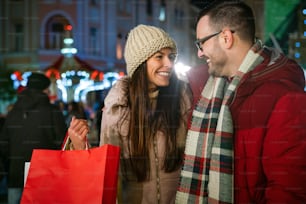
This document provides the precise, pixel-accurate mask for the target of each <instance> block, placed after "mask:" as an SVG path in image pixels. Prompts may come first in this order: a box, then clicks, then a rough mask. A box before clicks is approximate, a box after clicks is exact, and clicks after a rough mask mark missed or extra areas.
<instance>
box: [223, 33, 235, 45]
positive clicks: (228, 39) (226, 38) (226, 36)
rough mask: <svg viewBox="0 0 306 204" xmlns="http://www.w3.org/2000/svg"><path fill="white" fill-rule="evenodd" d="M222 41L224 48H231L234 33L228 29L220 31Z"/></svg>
mask: <svg viewBox="0 0 306 204" xmlns="http://www.w3.org/2000/svg"><path fill="white" fill-rule="evenodd" d="M221 37H222V42H223V43H224V46H225V47H226V48H231V47H232V46H233V42H234V35H233V32H232V31H231V30H229V29H226V30H224V31H222V33H221Z"/></svg>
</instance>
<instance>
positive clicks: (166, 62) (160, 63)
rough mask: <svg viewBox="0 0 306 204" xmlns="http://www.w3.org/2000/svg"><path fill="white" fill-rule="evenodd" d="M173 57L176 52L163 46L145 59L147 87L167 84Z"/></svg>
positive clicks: (152, 87)
mask: <svg viewBox="0 0 306 204" xmlns="http://www.w3.org/2000/svg"><path fill="white" fill-rule="evenodd" d="M175 59H176V53H174V52H173V51H172V49H170V48H163V49H161V50H159V51H158V52H156V53H155V54H154V55H153V56H152V57H150V58H149V59H148V60H147V74H148V79H149V89H156V88H157V87H159V86H168V85H169V81H170V75H171V74H172V72H173V65H174V61H175Z"/></svg>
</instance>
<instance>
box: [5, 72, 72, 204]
mask: <svg viewBox="0 0 306 204" xmlns="http://www.w3.org/2000/svg"><path fill="white" fill-rule="evenodd" d="M49 85H50V80H49V78H47V77H46V76H45V75H44V74H41V73H35V72H33V73H32V74H31V75H30V76H29V78H28V82H27V86H26V87H25V89H24V90H22V91H21V92H20V93H19V94H18V98H17V101H16V103H15V104H14V106H13V108H12V110H11V111H10V112H9V113H8V114H7V117H6V119H5V122H4V125H3V128H2V131H1V133H0V151H1V155H2V160H3V162H7V163H8V180H7V182H8V203H9V204H16V203H19V202H20V198H21V194H22V190H23V186H24V164H25V162H29V161H30V159H31V155H32V150H33V149H38V148H39V149H60V147H61V144H62V142H63V139H64V136H65V134H66V131H67V126H66V123H65V120H64V117H63V114H62V112H61V110H59V109H58V107H57V106H56V105H54V104H51V103H50V100H49V97H48V93H49Z"/></svg>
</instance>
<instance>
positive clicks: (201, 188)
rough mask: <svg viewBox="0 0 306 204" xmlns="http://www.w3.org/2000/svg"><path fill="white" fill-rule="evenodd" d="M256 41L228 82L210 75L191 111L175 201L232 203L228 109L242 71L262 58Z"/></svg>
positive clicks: (231, 143) (249, 69) (232, 166)
mask: <svg viewBox="0 0 306 204" xmlns="http://www.w3.org/2000/svg"><path fill="white" fill-rule="evenodd" d="M261 47H262V46H261V42H260V41H257V42H256V43H255V44H254V46H253V47H252V48H251V49H250V50H249V52H248V53H247V55H246V57H245V59H244V61H243V63H242V64H241V66H240V67H239V69H238V72H237V74H236V75H235V76H234V78H233V79H232V80H231V82H229V81H228V80H227V79H225V78H221V77H213V76H210V78H209V79H208V81H207V83H206V85H205V87H204V89H203V91H202V93H201V98H200V100H199V102H198V104H197V106H196V108H195V109H194V111H193V113H192V117H193V118H192V124H191V127H190V128H189V130H188V135H187V140H186V149H185V161H184V166H183V169H182V172H181V180H180V186H179V189H178V192H177V195H176V203H179V204H181V203H233V202H234V201H233V200H234V191H233V189H234V186H233V185H234V181H233V179H234V175H233V172H234V161H233V158H234V150H233V134H234V128H233V121H232V116H231V112H230V108H229V104H230V103H231V102H232V99H233V96H234V92H235V90H236V88H237V86H238V84H239V83H240V80H241V78H242V77H243V76H244V74H245V73H247V72H249V71H251V70H253V69H254V67H256V66H257V65H258V64H259V63H261V62H262V61H263V58H262V57H261V56H260V54H259V53H257V51H259V50H261Z"/></svg>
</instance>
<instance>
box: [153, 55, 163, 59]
mask: <svg viewBox="0 0 306 204" xmlns="http://www.w3.org/2000/svg"><path fill="white" fill-rule="evenodd" d="M155 57H156V58H157V59H162V58H163V56H162V55H156V56H155Z"/></svg>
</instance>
